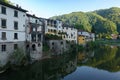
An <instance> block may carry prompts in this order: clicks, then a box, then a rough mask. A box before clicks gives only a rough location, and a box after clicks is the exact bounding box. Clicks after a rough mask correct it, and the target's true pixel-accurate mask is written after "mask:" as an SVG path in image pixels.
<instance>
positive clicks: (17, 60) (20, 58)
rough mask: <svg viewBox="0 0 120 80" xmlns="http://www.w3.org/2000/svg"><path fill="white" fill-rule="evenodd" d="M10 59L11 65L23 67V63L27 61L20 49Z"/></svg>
mask: <svg viewBox="0 0 120 80" xmlns="http://www.w3.org/2000/svg"><path fill="white" fill-rule="evenodd" d="M10 59H11V61H12V63H13V64H15V65H23V64H24V63H25V61H26V60H27V57H26V55H25V53H24V51H23V50H22V49H20V48H18V49H17V50H15V51H14V52H13V54H12V55H11V56H10Z"/></svg>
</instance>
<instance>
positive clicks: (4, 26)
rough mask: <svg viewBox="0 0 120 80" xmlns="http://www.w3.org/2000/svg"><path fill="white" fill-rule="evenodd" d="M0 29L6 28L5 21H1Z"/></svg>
mask: <svg viewBox="0 0 120 80" xmlns="http://www.w3.org/2000/svg"><path fill="white" fill-rule="evenodd" d="M1 27H2V28H6V19H1Z"/></svg>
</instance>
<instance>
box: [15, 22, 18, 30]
mask: <svg viewBox="0 0 120 80" xmlns="http://www.w3.org/2000/svg"><path fill="white" fill-rule="evenodd" d="M14 29H15V30H17V29H18V22H16V21H15V22H14Z"/></svg>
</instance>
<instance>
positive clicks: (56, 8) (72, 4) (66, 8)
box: [10, 0, 120, 18]
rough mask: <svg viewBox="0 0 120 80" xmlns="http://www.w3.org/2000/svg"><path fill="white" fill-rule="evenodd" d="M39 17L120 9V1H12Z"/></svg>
mask: <svg viewBox="0 0 120 80" xmlns="http://www.w3.org/2000/svg"><path fill="white" fill-rule="evenodd" d="M10 1H11V2H12V3H14V4H19V6H21V7H22V8H23V9H26V10H28V11H29V13H30V14H35V15H36V16H38V17H42V18H49V17H52V16H58V15H62V14H68V13H72V12H77V11H82V12H88V11H94V10H97V9H106V8H110V7H120V0H10Z"/></svg>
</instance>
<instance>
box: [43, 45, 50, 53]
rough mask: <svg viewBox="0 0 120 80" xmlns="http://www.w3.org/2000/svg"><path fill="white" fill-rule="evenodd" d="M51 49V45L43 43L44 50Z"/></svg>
mask: <svg viewBox="0 0 120 80" xmlns="http://www.w3.org/2000/svg"><path fill="white" fill-rule="evenodd" d="M49 50H50V47H49V45H48V44H47V43H44V44H43V52H48V51H49Z"/></svg>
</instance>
